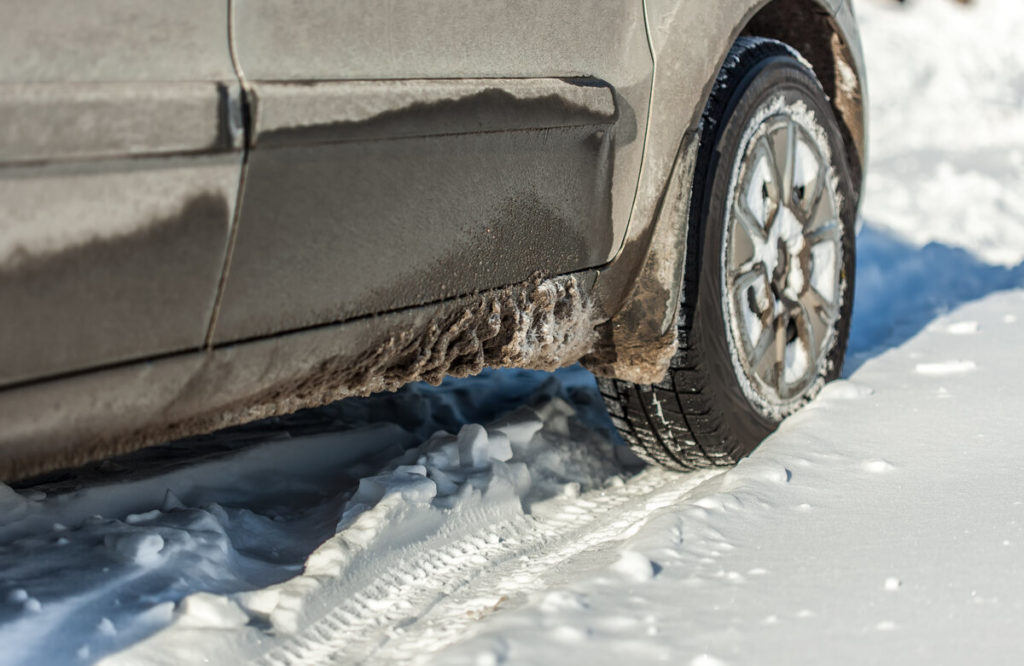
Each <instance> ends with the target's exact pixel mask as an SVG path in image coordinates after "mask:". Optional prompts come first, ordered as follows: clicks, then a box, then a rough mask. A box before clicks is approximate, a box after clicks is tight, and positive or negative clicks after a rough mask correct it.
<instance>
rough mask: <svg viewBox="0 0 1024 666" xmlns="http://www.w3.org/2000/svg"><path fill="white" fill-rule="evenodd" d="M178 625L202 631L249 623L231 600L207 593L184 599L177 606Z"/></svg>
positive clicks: (245, 615) (243, 612) (246, 617)
mask: <svg viewBox="0 0 1024 666" xmlns="http://www.w3.org/2000/svg"><path fill="white" fill-rule="evenodd" d="M178 613H179V620H178V622H179V624H180V625H182V626H186V627H201V628H203V629H231V628H234V627H243V626H245V625H246V624H248V623H249V616H248V615H247V614H246V612H245V611H243V610H242V609H241V608H239V606H238V604H236V603H235V602H234V601H232V600H231V599H228V598H227V597H223V596H220V595H217V594H210V593H208V592H197V593H195V594H191V595H189V596H187V597H185V600H184V601H182V602H181V604H180V605H179V606H178Z"/></svg>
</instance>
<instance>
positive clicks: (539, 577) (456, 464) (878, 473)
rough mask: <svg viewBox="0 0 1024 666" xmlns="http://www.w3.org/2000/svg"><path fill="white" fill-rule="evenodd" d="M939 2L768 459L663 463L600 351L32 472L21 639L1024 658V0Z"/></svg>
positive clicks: (913, 9) (547, 656)
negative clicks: (853, 264) (611, 397)
mask: <svg viewBox="0 0 1024 666" xmlns="http://www.w3.org/2000/svg"><path fill="white" fill-rule="evenodd" d="M908 5H909V6H904V5H897V4H896V3H889V2H886V3H882V2H877V3H876V2H870V1H868V0H856V2H855V7H856V10H857V13H858V15H859V17H860V19H861V22H862V25H863V30H864V33H865V34H864V36H865V46H866V52H867V56H868V60H869V67H870V68H871V72H870V74H871V75H872V76H871V81H870V86H871V100H872V104H873V109H872V111H873V115H872V117H873V122H872V145H871V156H872V160H873V162H872V164H871V167H870V169H869V173H870V179H869V183H868V195H867V200H866V202H865V221H864V227H863V229H862V232H861V235H860V238H859V246H858V249H859V266H858V277H857V293H856V299H855V311H856V314H855V319H854V326H853V334H852V338H851V341H850V362H849V363H848V366H847V367H848V370H847V378H846V379H844V380H842V381H838V382H834V383H832V384H829V385H827V386H826V387H825V388H824V389H823V391H822V393H821V394H820V396H819V397H818V398H817V399H816V400H814V401H813V402H812V403H811V404H810V405H809V406H808V407H807V408H806V409H804V410H802V411H801V412H799V413H797V414H796V415H794V416H792V417H790V418H789V419H787V420H786V421H785V422H784V423H783V425H782V427H781V428H780V429H779V431H778V432H777V433H776V434H775V435H773V436H772V437H770V438H769V439H768V440H766V441H765V442H764V443H763V444H762V446H761V447H760V448H759V449H758V450H757V451H756V452H755V453H754V454H753V455H752V456H750V457H749V458H747V459H745V460H744V461H742V462H741V463H740V464H739V465H738V466H736V467H735V468H734V469H731V470H728V471H722V470H711V471H704V472H698V473H694V474H685V475H679V474H672V473H668V472H662V471H660V470H657V469H652V468H643V467H642V466H641V465H640V463H639V461H637V460H636V459H635V458H633V457H632V456H631V455H630V454H629V453H628V452H627V451H626V450H625V449H624V448H623V447H622V446H621V445H620V443H619V442H618V441H617V440H616V438H615V437H614V435H612V434H611V428H610V423H609V421H608V420H607V417H606V416H605V415H604V413H603V411H602V410H603V407H602V406H601V404H600V402H599V399H598V396H597V394H596V391H595V388H594V386H593V380H592V378H591V377H590V376H589V375H588V374H587V373H586V372H584V371H582V370H580V369H579V368H572V369H569V370H566V371H559V372H558V373H555V374H554V376H550V375H547V374H544V373H536V372H526V371H505V372H489V373H485V374H484V375H483V376H481V377H477V378H469V379H464V380H458V381H447V382H445V383H444V384H442V385H441V386H440V387H427V386H423V385H413V386H410V387H408V388H407V389H405V390H403V391H401V392H399V393H397V394H382V395H377V396H373V397H371V398H367V399H357V400H346V401H343V402H340V403H337V404H335V405H331V406H330V407H327V408H323V409H321V410H315V411H313V412H306V413H302V414H298V415H296V416H294V417H288V418H286V419H278V420H275V421H271V422H267V423H263V424H258V425H256V426H251V427H248V428H242V429H237V430H233V431H228V432H225V433H220V434H218V435H217V436H215V437H210V438H204V439H200V440H198V441H193V442H189V443H185V444H172V445H167V446H165V447H158V448H157V449H152V450H149V451H144V452H140V453H138V454H133V456H131V457H129V458H123V459H119V460H112V461H109V462H107V463H104V464H102V465H94V466H92V467H89V468H84V469H81V470H77V471H75V472H72V473H68V474H66V475H63V476H60V475H57V476H53V477H50V478H49V479H45V480H41V481H38V482H36V483H33V484H29V485H22V486H18V487H16V488H11V487H8V486H4V485H2V484H0V664H4V665H7V664H40V663H45V664H65V663H67V664H87V663H96V662H100V663H109V664H154V663H157V664H161V663H162V664H183V663H244V662H246V661H254V660H259V661H261V663H267V664H285V663H289V664H295V663H302V664H317V663H348V662H369V663H424V662H431V663H442V664H467V663H473V664H485V663H504V662H513V663H561V662H565V661H571V662H573V663H592V664H615V665H616V666H619V665H620V664H622V663H623V662H628V663H651V662H672V663H680V664H690V665H703V666H709V665H714V666H721V665H723V664H748V663H763V664H805V663H806V664H819V663H822V662H826V663H849V664H861V663H899V664H929V665H931V664H947V663H948V664H959V663H1018V662H1020V661H1021V660H1022V659H1024V648H1022V645H1024V644H1022V643H1021V641H1020V638H1019V626H1020V625H1021V623H1022V622H1024V493H1022V491H1021V487H1022V486H1021V483H1020V475H1021V470H1022V469H1024V435H1021V423H1022V420H1021V409H1020V406H1021V405H1022V404H1024V382H1022V381H1021V377H1024V328H1022V327H1024V269H1022V267H1021V264H1020V263H1019V262H1020V261H1021V259H1024V231H1022V230H1024V207H1022V205H1021V201H1020V196H1021V192H1022V189H1021V187H1020V185H1021V183H1022V180H1024V179H1022V178H1021V176H1022V175H1024V158H1021V157H1020V156H1019V153H1021V150H1022V146H1024V125H1022V124H1021V119H1022V118H1024V113H1022V110H1024V83H1022V82H1024V51H1022V50H1021V49H1020V48H1019V45H1018V42H1016V41H1014V40H1015V39H1017V35H1019V34H1021V29H1022V28H1024V7H1021V6H1020V5H1019V3H1017V2H1016V0H978V2H977V3H976V4H974V5H972V6H971V7H969V8H963V7H961V6H960V5H958V4H955V3H947V2H939V1H938V0H935V1H934V2H933V1H931V0H920V1H919V2H916V3H913V2H911V3H908ZM979 45H983V47H979ZM951 99H952V100H955V102H956V103H955V104H953V103H950V100H951ZM944 164H945V165H946V166H942V165H944ZM567 655H568V657H567Z"/></svg>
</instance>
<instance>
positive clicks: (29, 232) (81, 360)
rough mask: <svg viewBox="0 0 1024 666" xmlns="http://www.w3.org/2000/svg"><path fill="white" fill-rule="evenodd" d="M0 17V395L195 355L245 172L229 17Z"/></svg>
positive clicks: (187, 7) (170, 10)
mask: <svg viewBox="0 0 1024 666" xmlns="http://www.w3.org/2000/svg"><path fill="white" fill-rule="evenodd" d="M0 5H2V13H3V21H2V22H0V386H3V385H11V384H17V383H22V382H25V381H29V380H33V379H39V378H42V377H51V376H55V375H60V374H64V373H68V372H75V371H79V370H85V369H89V368H94V367H98V366H107V365H111V364H117V363H122V362H125V361H130V360H134V359H140V358H145V357H151V356H156V355H164V354H171V353H175V352H180V351H183V350H188V349H198V348H201V347H202V346H203V345H204V342H205V338H206V335H207V331H208V327H209V322H210V319H211V317H212V308H213V303H214V300H215V297H216V291H217V288H218V285H219V282H220V277H221V273H222V268H223V263H224V258H225V253H226V247H227V239H228V237H229V231H230V226H231V224H232V219H233V215H234V207H235V201H236V198H237V189H238V181H239V177H240V173H241V163H242V150H241V149H242V141H241V131H240V130H241V126H240V121H239V120H238V119H239V118H240V113H238V111H237V109H238V101H239V100H240V87H239V85H238V80H237V76H236V74H235V72H234V68H233V65H232V61H231V57H230V49H229V43H228V39H227V32H228V31H227V27H228V26H227V13H228V7H227V1H226V0H220V1H219V2H218V1H215V0H176V1H175V2H152V3H140V2H136V1H134V0H76V2H73V3H69V2H66V1H65V0H33V2H14V1H6V0H5V1H3V2H2V3H0ZM233 119H234V122H233Z"/></svg>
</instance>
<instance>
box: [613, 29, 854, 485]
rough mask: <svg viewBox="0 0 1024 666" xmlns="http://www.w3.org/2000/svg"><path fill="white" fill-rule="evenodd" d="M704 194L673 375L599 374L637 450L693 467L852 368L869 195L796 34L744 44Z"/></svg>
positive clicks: (757, 432) (756, 439) (752, 441)
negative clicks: (851, 337)
mask: <svg viewBox="0 0 1024 666" xmlns="http://www.w3.org/2000/svg"><path fill="white" fill-rule="evenodd" d="M692 194H693V196H692V197H691V211H690V225H689V229H688V232H687V242H686V252H687V256H686V262H685V269H684V273H685V274H684V276H683V283H682V289H681V294H680V306H679V320H678V349H677V351H676V354H675V356H674V358H673V359H672V363H671V366H670V370H669V372H668V375H667V376H666V377H665V379H664V380H662V381H661V382H660V383H658V384H655V385H638V384H633V383H630V382H625V381H620V380H615V379H600V380H599V382H598V384H599V387H600V390H601V393H602V395H603V396H604V399H605V403H606V405H607V407H608V411H609V413H610V414H611V416H612V420H613V422H614V423H615V425H616V427H617V429H618V430H619V432H620V434H621V435H622V437H623V438H624V439H625V440H626V442H627V443H628V444H629V445H630V446H631V447H632V448H633V450H634V451H636V452H637V453H638V454H639V455H640V456H641V457H642V458H644V459H645V460H647V461H648V462H652V463H656V464H659V465H662V466H664V467H669V468H672V469H677V470H690V469H694V468H698V467H706V466H710V465H729V464H733V463H735V462H737V461H738V460H739V459H740V458H742V457H744V456H746V455H748V454H749V453H750V452H751V451H753V450H754V448H755V447H756V446H757V445H758V444H759V443H760V442H761V441H762V440H763V439H764V438H765V437H766V436H767V435H769V434H770V433H771V432H772V431H774V430H775V429H776V428H777V427H778V425H779V423H780V422H781V421H782V420H783V419H784V418H785V417H786V416H788V415H790V414H792V413H793V412H795V411H796V410H798V409H799V408H800V407H802V406H803V405H805V404H806V403H807V402H809V401H810V400H811V399H812V398H813V397H814V396H815V395H817V393H818V392H819V391H820V390H821V388H822V386H823V385H824V384H825V383H826V382H827V381H830V380H832V379H835V378H837V377H838V376H839V374H840V372H841V370H842V364H843V357H844V355H845V352H846V342H847V337H848V334H849V328H850V319H851V315H852V311H853V286H854V268H855V263H856V262H855V244H854V223H855V218H856V208H857V195H856V190H855V188H854V184H853V181H852V179H851V176H850V173H849V171H848V169H847V167H846V153H845V146H844V144H843V139H842V133H841V132H840V130H839V126H838V124H837V123H836V120H835V117H834V115H833V113H832V110H831V108H830V106H829V103H828V99H827V97H826V95H825V93H824V91H823V89H822V87H821V85H820V83H819V82H818V80H817V78H815V75H814V73H813V71H812V70H811V69H810V67H809V66H808V65H807V64H806V62H805V61H804V60H803V59H802V58H801V57H800V56H799V54H797V52H796V51H794V50H793V49H792V48H790V47H789V46H787V45H785V44H783V43H782V42H778V41H775V40H769V39H763V38H752V37H743V38H740V39H739V40H738V41H737V42H736V44H735V45H734V46H733V48H732V50H731V51H730V53H729V56H728V58H727V59H726V62H725V65H724V66H723V68H722V71H721V73H720V74H719V76H718V79H717V80H716V83H715V86H714V89H713V91H712V93H711V97H710V99H709V101H708V103H707V106H706V108H705V111H704V117H703V125H702V130H701V142H700V147H699V152H698V158H697V165H696V169H695V173H694V181H693V191H692ZM723 294H725V295H726V296H727V297H723ZM766 340H767V341H768V342H767V343H766Z"/></svg>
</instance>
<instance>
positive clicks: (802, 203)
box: [790, 124, 826, 220]
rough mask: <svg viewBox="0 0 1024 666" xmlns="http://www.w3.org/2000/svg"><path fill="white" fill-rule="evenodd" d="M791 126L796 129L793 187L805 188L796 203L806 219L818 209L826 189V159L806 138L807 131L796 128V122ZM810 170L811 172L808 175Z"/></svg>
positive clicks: (810, 217)
mask: <svg viewBox="0 0 1024 666" xmlns="http://www.w3.org/2000/svg"><path fill="white" fill-rule="evenodd" d="M790 127H792V128H793V129H794V135H795V136H794V139H793V141H794V144H793V145H794V149H793V151H794V164H793V187H794V188H803V193H802V195H801V197H800V199H799V201H797V202H796V203H797V204H798V205H797V206H796V208H797V209H798V210H799V212H800V213H801V217H802V218H804V219H805V220H808V219H812V218H813V213H814V211H816V210H817V209H818V206H819V204H820V202H821V196H822V193H823V192H824V191H825V181H826V177H825V176H826V169H825V161H824V160H823V159H822V158H821V154H820V153H819V151H818V149H817V148H816V147H815V146H814V144H813V143H811V142H809V141H807V140H806V138H807V137H806V135H805V133H803V132H801V131H800V130H799V129H797V128H796V126H795V124H791V125H790ZM808 171H811V172H813V173H811V174H810V175H809V177H808V173H807V172H808Z"/></svg>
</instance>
